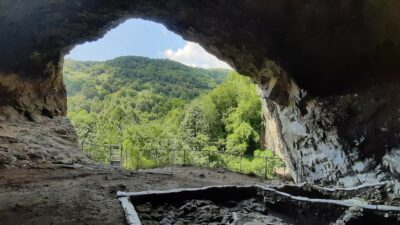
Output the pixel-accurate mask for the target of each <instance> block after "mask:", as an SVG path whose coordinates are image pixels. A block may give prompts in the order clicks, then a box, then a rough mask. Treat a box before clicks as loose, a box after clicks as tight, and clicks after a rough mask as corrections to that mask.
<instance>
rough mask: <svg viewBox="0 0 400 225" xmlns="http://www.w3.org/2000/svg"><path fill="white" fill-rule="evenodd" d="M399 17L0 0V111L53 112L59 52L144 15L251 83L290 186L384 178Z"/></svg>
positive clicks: (62, 109) (339, 7) (232, 3)
mask: <svg viewBox="0 0 400 225" xmlns="http://www.w3.org/2000/svg"><path fill="white" fill-rule="evenodd" d="M399 11H400V2H399V1H397V0H375V1H372V0H364V1H359V0H335V1H331V0H328V1H320V0H308V1H301V0H252V1H248V0H216V1H199V0H169V1H159V0H134V1H133V0H115V1H106V0H57V1H48V0H35V1H16V0H1V1H0V29H1V35H0V49H1V54H0V106H3V107H12V108H14V109H15V110H17V111H18V112H19V113H22V114H25V115H27V116H28V117H32V115H34V114H43V115H47V116H49V117H54V116H58V115H61V116H63V115H65V114H66V110H67V109H66V92H65V87H64V84H63V80H62V61H63V56H64V55H65V54H66V53H68V51H69V50H71V49H72V48H73V47H74V46H75V45H77V44H79V43H82V42H84V41H92V40H95V39H97V38H100V37H101V36H102V35H104V34H105V33H106V32H107V31H108V30H109V29H111V28H113V27H115V26H117V25H118V24H120V23H121V22H122V21H124V20H126V19H128V18H144V19H149V20H153V21H155V22H160V23H162V24H164V25H165V26H167V27H168V28H169V29H170V30H172V31H174V32H176V33H178V34H180V35H181V36H182V37H183V38H185V39H187V40H190V41H195V42H199V43H200V44H201V45H202V46H203V47H204V48H205V49H206V50H208V51H209V52H210V53H212V54H214V55H216V56H217V57H219V58H221V59H223V60H225V61H226V62H228V63H229V64H230V65H231V66H233V67H234V68H236V69H237V70H238V72H240V73H242V74H244V75H247V76H250V77H252V78H253V79H254V80H255V81H256V82H257V83H258V84H259V87H260V90H261V93H262V97H263V106H264V114H265V116H266V122H267V123H266V131H267V132H266V143H267V145H268V146H269V147H271V148H273V149H274V150H276V151H278V152H281V154H282V155H283V156H284V157H285V158H286V160H287V164H288V166H289V167H290V169H291V172H292V174H293V176H294V177H295V179H297V180H298V181H303V180H307V181H312V182H326V183H343V184H346V185H351V184H352V183H358V182H364V181H367V180H369V179H390V177H391V176H398V171H399V165H398V160H394V159H396V158H398V156H399V154H400V153H399V150H398V149H400V148H399V147H400V146H399V145H400V143H399V137H400V134H399V129H400V124H399V119H398V114H399V98H400V97H399V95H398V94H397V93H398V90H399V89H398V88H399V84H400V82H399V81H400V78H399V73H400V14H399V13H398V12H399ZM132 44H135V43H132Z"/></svg>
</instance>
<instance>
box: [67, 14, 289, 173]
mask: <svg viewBox="0 0 400 225" xmlns="http://www.w3.org/2000/svg"><path fill="white" fill-rule="evenodd" d="M132 43H133V44H132ZM133 55H135V56H133ZM63 72H64V80H65V83H66V88H67V94H68V117H69V118H70V120H71V121H72V123H73V125H74V126H75V128H76V130H77V133H78V136H79V140H80V146H81V148H82V150H84V151H85V152H87V153H89V155H91V157H92V158H93V159H95V160H96V161H100V162H105V163H107V164H111V165H113V166H117V167H120V166H121V167H124V168H130V169H139V168H153V167H161V166H168V165H176V164H179V165H194V166H204V167H218V168H221V167H223V168H228V169H231V170H235V171H238V172H243V173H248V174H253V175H258V176H262V177H265V178H271V177H275V175H276V173H275V171H276V168H278V167H282V166H284V164H283V162H282V161H281V160H280V159H279V157H278V156H275V154H274V152H272V151H270V150H266V149H264V147H263V145H262V139H263V135H264V134H263V119H262V113H261V104H260V99H259V96H258V93H257V87H256V85H255V84H254V83H253V82H252V81H251V80H250V78H248V77H244V76H240V75H239V74H237V73H235V72H234V71H233V70H232V69H231V67H230V66H229V65H228V64H226V63H225V62H222V61H220V60H218V59H217V58H216V57H215V56H213V55H211V54H209V53H208V52H206V51H205V50H204V49H203V48H202V47H201V46H200V45H198V44H196V43H193V42H188V41H185V40H183V39H182V38H181V37H179V36H178V35H176V34H174V33H172V32H171V31H169V30H167V29H166V28H165V27H164V26H162V25H160V24H157V23H154V22H150V21H145V20H141V19H131V20H127V21H125V22H124V23H122V24H120V25H119V26H118V27H116V28H114V29H113V30H110V31H109V32H108V33H107V34H106V35H105V36H104V37H103V38H101V39H99V40H97V41H96V42H90V43H85V44H82V45H78V46H76V47H75V48H74V49H73V50H72V51H71V52H70V53H69V54H68V55H67V56H66V57H65V61H64V67H63ZM281 170H282V169H281ZM283 171H286V170H285V169H283Z"/></svg>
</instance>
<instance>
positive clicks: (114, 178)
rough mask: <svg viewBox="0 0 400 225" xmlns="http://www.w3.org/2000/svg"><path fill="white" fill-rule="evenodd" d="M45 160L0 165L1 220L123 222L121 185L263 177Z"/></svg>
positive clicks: (4, 224) (157, 186)
mask: <svg viewBox="0 0 400 225" xmlns="http://www.w3.org/2000/svg"><path fill="white" fill-rule="evenodd" d="M160 170H162V171H164V172H169V171H171V172H172V173H173V175H172V176H169V175H161V174H150V173H147V171H138V172H133V171H123V170H113V169H109V168H95V169H93V167H92V168H65V166H63V165H41V166H40V167H34V168H30V169H21V168H9V169H1V170H0V224H1V225H9V224H18V225H22V224H38V225H39V224H40V225H47V224H49V225H50V224H97V225H98V224H113V225H117V224H125V222H124V221H125V219H124V215H123V210H122V208H121V206H120V203H119V201H118V200H117V198H116V192H117V191H143V190H166V189H173V188H185V187H203V186H210V185H223V184H238V185H239V184H260V183H263V182H264V181H263V180H261V179H259V178H256V177H249V176H246V175H241V174H237V173H233V172H229V171H225V170H217V169H207V168H194V167H169V168H163V169H157V170H156V171H160Z"/></svg>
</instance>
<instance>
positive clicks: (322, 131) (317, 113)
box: [259, 64, 400, 186]
mask: <svg viewBox="0 0 400 225" xmlns="http://www.w3.org/2000/svg"><path fill="white" fill-rule="evenodd" d="M270 67H271V68H270V70H269V72H271V71H274V72H275V73H277V76H278V77H284V76H287V74H286V73H285V71H283V70H282V69H281V68H280V67H279V66H278V65H276V64H271V65H270ZM277 83H279V82H276V81H273V82H269V83H264V84H260V85H259V92H260V96H261V98H262V107H263V112H264V118H265V127H266V129H265V130H266V131H265V144H266V147H267V148H269V149H273V150H276V151H277V152H278V154H279V155H280V156H281V158H283V159H285V161H286V165H287V167H288V168H289V171H290V172H291V175H292V177H293V178H294V179H295V180H296V181H297V182H311V183H317V184H323V185H326V184H335V185H340V186H355V185H359V184H362V183H374V182H379V181H382V180H397V179H398V178H399V177H400V173H399V172H400V170H399V168H400V161H399V160H398V159H399V156H400V154H399V149H398V147H397V146H398V144H399V143H400V139H399V137H400V130H399V127H400V117H399V116H398V113H399V112H400V104H399V103H400V101H399V100H400V94H399V93H398V92H397V91H396V90H399V88H400V87H399V84H395V83H394V84H390V85H384V86H382V85H375V86H374V85H372V86H369V87H368V88H365V89H360V90H359V91H357V92H356V93H354V94H344V95H336V96H329V97H317V96H313V95H312V94H310V93H307V91H305V90H304V89H301V88H299V87H298V86H297V85H296V84H295V82H294V81H293V80H291V81H290V85H289V86H288V89H287V90H288V92H289V97H288V102H287V105H279V104H277V103H276V102H274V101H272V100H270V98H269V97H270V95H271V94H273V93H274V89H275V88H278V89H280V87H279V85H277Z"/></svg>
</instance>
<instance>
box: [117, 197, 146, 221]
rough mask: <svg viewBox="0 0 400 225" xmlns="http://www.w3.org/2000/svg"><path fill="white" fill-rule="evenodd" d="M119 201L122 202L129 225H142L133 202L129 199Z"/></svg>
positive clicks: (122, 198) (123, 198)
mask: <svg viewBox="0 0 400 225" xmlns="http://www.w3.org/2000/svg"><path fill="white" fill-rule="evenodd" d="M118 199H119V201H120V202H121V205H122V208H124V211H125V217H126V222H127V223H128V225H142V223H141V222H140V219H139V216H138V214H137V212H136V210H135V207H133V205H132V203H131V201H130V200H129V197H120V198H118Z"/></svg>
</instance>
